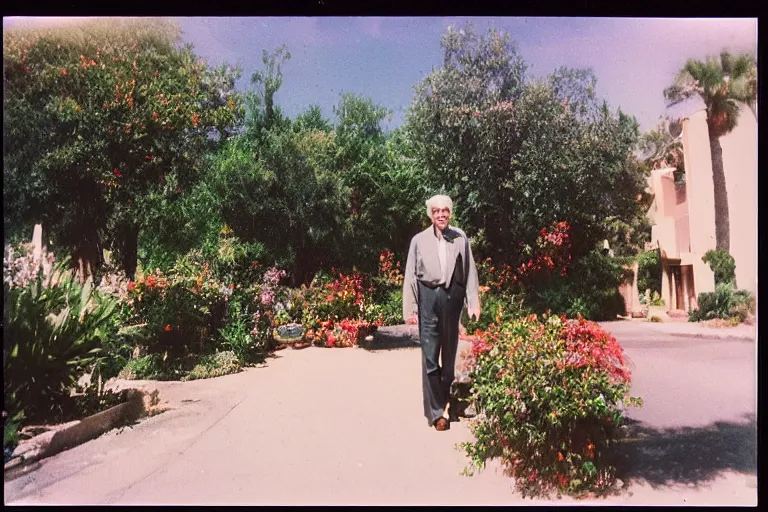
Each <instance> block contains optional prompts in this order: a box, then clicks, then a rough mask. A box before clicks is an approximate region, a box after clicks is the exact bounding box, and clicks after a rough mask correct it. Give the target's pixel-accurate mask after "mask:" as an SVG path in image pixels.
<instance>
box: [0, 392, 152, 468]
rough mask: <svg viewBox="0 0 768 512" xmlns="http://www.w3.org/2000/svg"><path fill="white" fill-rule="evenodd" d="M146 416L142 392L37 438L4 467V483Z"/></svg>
mask: <svg viewBox="0 0 768 512" xmlns="http://www.w3.org/2000/svg"><path fill="white" fill-rule="evenodd" d="M146 412H147V411H146V408H145V405H144V394H143V393H142V392H140V391H138V392H133V393H130V395H129V397H128V401H126V402H123V403H122V404H118V405H116V406H114V407H110V408H109V409H107V410H104V411H101V412H98V413H96V414H93V415H91V416H88V417H87V418H83V419H82V420H80V421H73V422H70V423H66V424H64V426H62V427H61V428H59V429H56V430H50V431H48V432H45V433H43V434H40V435H38V436H35V437H33V438H31V439H29V440H28V441H27V442H26V443H25V445H26V446H23V450H22V451H21V452H20V453H15V454H14V458H13V459H11V460H10V461H8V462H7V463H6V464H5V465H4V468H3V469H4V475H5V479H6V480H9V479H13V478H16V477H17V476H20V475H21V474H22V473H25V472H26V471H27V470H29V469H34V467H37V465H34V466H32V467H30V466H29V465H30V464H31V463H33V462H37V461H39V460H40V459H44V458H47V457H50V456H52V455H56V454H57V453H60V452H62V451H64V450H68V449H70V448H74V447H75V446H77V445H80V444H83V443H85V442H87V441H90V440H92V439H95V438H97V437H99V436H100V435H102V434H103V433H105V432H107V431H109V430H112V429H113V428H116V427H118V426H121V425H125V424H128V423H131V422H133V421H135V420H137V419H138V418H140V417H141V416H143V415H144V414H145V413H146ZM17 448H18V447H17Z"/></svg>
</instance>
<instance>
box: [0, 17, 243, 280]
mask: <svg viewBox="0 0 768 512" xmlns="http://www.w3.org/2000/svg"><path fill="white" fill-rule="evenodd" d="M179 37H180V31H179V29H178V27H177V26H176V25H175V24H174V23H172V22H169V21H167V20H156V19H142V20H133V19H110V20H91V21H86V22H82V23H79V24H72V25H67V26H66V27H58V28H50V29H31V28H26V27H24V28H15V29H14V28H12V29H9V30H7V31H6V32H5V34H4V41H3V46H4V58H3V69H4V75H5V96H4V100H3V117H4V122H5V128H4V130H3V138H4V150H3V163H4V166H5V172H4V173H3V174H4V189H3V196H4V199H6V211H5V213H6V223H5V227H6V229H7V231H10V232H11V233H13V232H14V231H16V230H24V231H25V232H28V231H29V229H30V226H31V225H32V224H34V223H36V222H42V223H43V225H44V226H45V228H46V229H47V230H48V233H49V238H52V239H53V240H55V241H56V243H57V244H58V245H63V246H65V247H67V248H70V249H72V250H74V251H75V254H76V255H78V256H79V257H82V258H83V259H86V260H88V261H89V263H91V264H93V266H97V265H98V264H99V262H100V256H101V248H102V247H112V248H113V249H114V251H115V252H116V253H117V255H118V256H119V257H120V260H121V263H122V267H123V268H124V270H125V273H126V275H127V276H128V277H129V278H133V275H134V272H135V268H136V256H137V250H138V237H139V233H140V231H141V230H142V229H143V228H146V227H147V223H146V219H148V218H151V217H152V213H153V211H155V210H156V209H157V208H163V207H165V206H166V204H167V203H168V202H169V201H173V200H174V199H175V198H179V197H181V196H183V194H184V193H185V191H189V190H191V188H192V187H193V185H194V184H195V183H196V182H197V181H199V178H200V174H201V172H202V169H201V167H200V162H201V161H202V160H203V159H202V155H204V154H206V153H207V152H209V151H211V150H213V149H214V148H215V147H217V145H219V144H220V143H221V142H223V141H224V140H226V139H227V138H228V137H229V136H230V134H231V132H232V131H233V130H234V129H235V127H236V125H237V124H238V122H239V119H240V117H241V114H242V109H241V107H240V106H239V98H238V96H237V95H236V94H235V93H234V92H233V90H232V87H233V85H234V81H235V79H236V77H237V75H238V72H237V71H236V70H233V69H230V68H227V67H222V68H220V69H218V70H209V69H208V67H207V65H206V64H205V63H204V62H202V61H200V60H198V59H197V58H196V57H195V55H194V54H193V53H192V49H191V47H189V46H185V47H180V46H179Z"/></svg>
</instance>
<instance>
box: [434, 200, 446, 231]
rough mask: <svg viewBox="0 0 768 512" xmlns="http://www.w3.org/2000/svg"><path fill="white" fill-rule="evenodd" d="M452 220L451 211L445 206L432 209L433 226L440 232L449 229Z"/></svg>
mask: <svg viewBox="0 0 768 512" xmlns="http://www.w3.org/2000/svg"><path fill="white" fill-rule="evenodd" d="M449 220H451V210H449V209H448V208H447V207H445V206H433V207H432V224H433V225H434V226H435V227H437V229H439V230H440V231H444V230H445V228H447V227H448V221H449Z"/></svg>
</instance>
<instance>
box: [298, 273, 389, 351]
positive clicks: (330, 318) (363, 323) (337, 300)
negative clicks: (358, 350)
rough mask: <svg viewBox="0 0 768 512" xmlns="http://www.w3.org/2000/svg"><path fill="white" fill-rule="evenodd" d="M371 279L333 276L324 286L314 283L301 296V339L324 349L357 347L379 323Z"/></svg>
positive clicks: (335, 274) (340, 275)
mask: <svg viewBox="0 0 768 512" xmlns="http://www.w3.org/2000/svg"><path fill="white" fill-rule="evenodd" d="M369 281H370V279H369V278H368V277H367V276H365V275H363V274H361V273H360V272H357V271H353V272H352V273H351V274H346V275H345V274H343V273H336V272H334V277H333V278H332V279H331V280H329V281H327V282H320V283H318V282H315V283H313V284H312V285H311V286H310V287H309V288H308V289H306V290H305V293H304V301H305V302H304V305H303V318H302V324H303V326H304V338H305V339H306V340H307V341H309V342H310V343H314V344H315V345H319V346H325V347H346V346H352V345H356V344H357V343H358V342H359V341H360V339H362V338H363V337H365V336H367V335H368V333H369V332H370V331H371V330H372V329H373V327H374V326H376V325H380V323H381V320H380V319H379V318H378V314H377V313H376V307H375V304H374V303H373V301H372V298H371V293H372V292H373V286H372V285H371V284H369Z"/></svg>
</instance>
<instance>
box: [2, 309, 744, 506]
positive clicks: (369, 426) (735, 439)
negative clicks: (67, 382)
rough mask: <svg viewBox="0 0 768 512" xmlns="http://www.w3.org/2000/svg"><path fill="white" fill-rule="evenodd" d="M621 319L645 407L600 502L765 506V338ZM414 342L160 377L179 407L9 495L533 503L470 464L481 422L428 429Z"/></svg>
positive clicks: (19, 484) (144, 500)
mask: <svg viewBox="0 0 768 512" xmlns="http://www.w3.org/2000/svg"><path fill="white" fill-rule="evenodd" d="M605 327H606V328H608V329H609V330H611V331H612V332H615V333H616V335H617V338H618V339H619V341H620V342H621V343H622V345H623V346H624V348H625V351H626V353H627V355H628V356H629V358H630V359H631V361H632V364H633V368H632V372H633V389H632V394H633V395H635V396H641V397H642V398H643V399H644V402H645V405H644V407H643V408H642V409H630V410H628V416H629V418H630V419H631V425H630V428H631V432H632V440H631V441H629V442H627V443H625V445H624V446H623V453H624V455H625V457H626V460H627V463H626V466H625V467H624V469H623V473H622V474H621V475H620V477H621V478H622V479H623V480H624V481H625V483H626V485H625V489H623V490H622V491H621V492H620V494H619V495H617V496H613V497H610V498H606V500H605V501H600V502H601V503H608V504H623V503H627V504H654V505H661V504H666V505H686V504H689V505H690V504H699V505H705V504H706V505H737V504H738V505H756V503H757V489H756V486H757V477H756V472H757V455H756V453H757V450H756V436H757V433H756V432H757V427H756V420H755V414H756V403H755V402H756V392H755V390H756V379H755V343H754V341H747V340H738V339H712V338H681V337H676V336H673V335H671V334H669V333H665V332H659V331H658V330H652V329H653V328H651V327H649V324H647V323H632V324H629V323H614V322H611V323H606V324H605ZM395 330H397V329H395ZM400 330H401V331H402V330H403V329H402V327H401V328H400ZM702 330H703V332H705V333H706V332H711V329H708V330H705V329H703V328H702ZM398 345H399V347H400V348H397V349H392V350H382V349H376V346H374V349H370V350H367V349H361V348H358V349H320V348H308V349H304V350H290V349H288V350H283V351H279V352H277V354H276V356H277V357H276V358H274V359H270V360H269V363H268V365H267V366H266V367H263V368H251V369H248V370H246V371H244V372H242V373H240V374H236V375H230V376H226V377H220V378H216V379H209V380H201V381H192V382H185V383H160V384H159V385H158V387H159V389H160V393H161V398H162V399H164V400H167V401H168V403H169V405H170V406H171V407H173V409H172V410H169V411H167V412H165V413H163V414H160V415H158V416H154V417H151V418H148V419H145V420H143V421H141V422H140V423H138V424H136V425H134V426H132V427H128V428H124V429H122V430H115V431H112V432H110V433H107V434H105V435H104V436H102V437H100V438H99V439H96V440H94V441H91V442H89V443H86V444H84V445H81V446H79V447H76V448H73V449H71V450H69V451H67V452H63V453H61V454H59V455H57V456H55V457H51V458H50V459H47V460H44V461H42V462H41V463H40V464H39V467H38V468H37V469H34V470H33V471H30V472H28V473H26V474H24V475H22V476H20V477H18V478H15V479H13V480H11V481H6V482H5V486H4V490H5V503H6V504H13V503H28V504H33V503H37V504H42V503H47V504H155V503H157V504H296V505H299V504H445V505H451V504H526V503H531V502H530V500H525V499H523V498H522V497H521V496H520V495H518V494H516V493H514V492H513V490H512V489H511V486H510V480H509V479H508V478H507V477H504V476H503V475H502V474H501V472H500V470H499V469H498V467H497V466H495V465H491V466H489V467H487V468H486V469H485V470H484V471H481V472H478V473H476V474H475V475H474V476H472V477H467V476H462V475H461V474H460V472H461V470H462V469H463V468H464V466H465V464H466V462H467V460H468V459H466V457H465V456H464V454H463V452H462V451H459V450H457V449H456V448H455V445H456V444H457V443H460V442H462V441H466V440H469V439H471V433H470V432H469V430H468V425H467V420H462V421H461V422H459V423H453V424H452V428H451V430H449V431H447V432H436V431H434V430H433V429H430V428H428V427H427V425H426V420H425V419H424V418H423V417H422V415H421V382H420V374H419V365H420V359H419V357H420V354H419V350H418V348H415V347H413V346H410V347H409V346H408V344H407V343H405V342H403V343H399V344H398ZM571 501H573V500H572V499H570V498H563V499H562V500H557V499H556V498H555V497H552V498H551V499H550V500H537V501H536V502H537V503H539V504H543V503H547V502H553V503H566V502H571Z"/></svg>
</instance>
